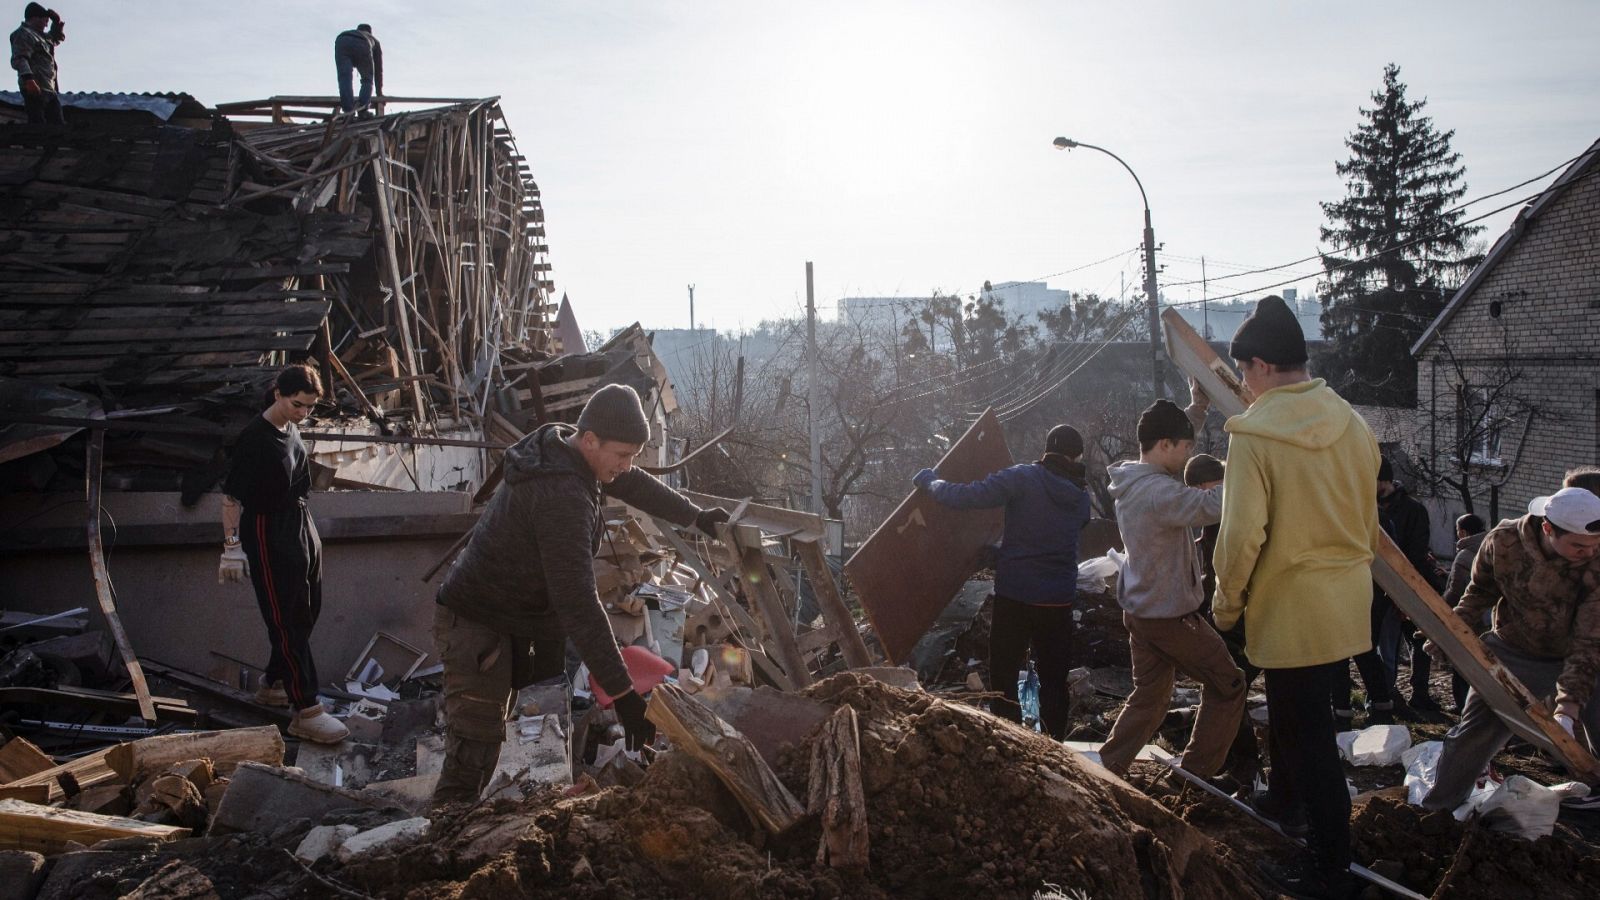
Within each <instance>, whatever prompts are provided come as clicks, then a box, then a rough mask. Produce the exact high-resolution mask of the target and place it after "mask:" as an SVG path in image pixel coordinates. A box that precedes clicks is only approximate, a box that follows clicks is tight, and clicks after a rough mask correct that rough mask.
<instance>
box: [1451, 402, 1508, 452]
mask: <svg viewBox="0 0 1600 900" xmlns="http://www.w3.org/2000/svg"><path fill="white" fill-rule="evenodd" d="M1494 395H1495V392H1494V391H1493V390H1492V389H1490V388H1487V387H1483V386H1475V385H1470V384H1466V385H1462V386H1461V393H1460V396H1459V401H1458V403H1457V407H1456V434H1457V435H1459V439H1460V440H1461V441H1462V443H1463V444H1465V445H1466V446H1465V449H1466V450H1467V459H1468V461H1469V462H1471V463H1473V464H1475V465H1485V466H1498V465H1502V463H1501V455H1500V450H1501V437H1502V433H1503V432H1504V430H1505V419H1504V417H1503V416H1502V415H1501V413H1500V411H1499V410H1498V409H1496V404H1495V402H1494Z"/></svg>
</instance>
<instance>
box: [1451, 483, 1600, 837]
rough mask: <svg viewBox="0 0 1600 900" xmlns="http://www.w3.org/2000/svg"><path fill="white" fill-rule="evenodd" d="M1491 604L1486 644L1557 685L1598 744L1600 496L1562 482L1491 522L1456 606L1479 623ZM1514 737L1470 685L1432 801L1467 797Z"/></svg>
mask: <svg viewBox="0 0 1600 900" xmlns="http://www.w3.org/2000/svg"><path fill="white" fill-rule="evenodd" d="M1491 609H1493V611H1494V627H1493V628H1491V629H1490V630H1489V632H1488V633H1487V634H1485V635H1484V636H1483V643H1484V646H1486V647H1488V648H1489V649H1490V650H1491V651H1492V652H1493V653H1494V655H1495V658H1496V659H1498V660H1499V661H1500V663H1501V664H1502V665H1504V666H1505V667H1506V668H1507V669H1509V670H1510V671H1511V673H1512V674H1513V675H1515V676H1517V678H1518V679H1519V680H1520V681H1521V682H1522V683H1523V684H1524V685H1526V686H1527V688H1528V689H1529V690H1530V691H1532V692H1533V693H1534V695H1535V696H1539V697H1546V698H1548V697H1549V696H1551V695H1552V694H1554V696H1555V712H1556V721H1557V722H1559V723H1560V724H1561V726H1562V727H1563V728H1565V729H1566V730H1567V731H1568V732H1570V733H1574V734H1575V736H1576V733H1575V727H1576V725H1577V724H1578V723H1581V724H1582V726H1583V729H1584V731H1585V732H1586V736H1587V739H1588V741H1589V745H1590V747H1591V748H1593V747H1594V746H1595V744H1596V743H1597V742H1600V697H1596V696H1595V682H1596V680H1597V679H1600V497H1597V496H1595V495H1594V494H1592V493H1590V492H1589V491H1587V490H1584V489H1583V488H1576V487H1571V488H1562V489H1561V490H1559V491H1557V492H1556V493H1554V494H1551V495H1550V496H1548V497H1535V498H1534V499H1533V502H1531V503H1529V504H1528V514H1527V515H1525V516H1523V517H1522V518H1520V519H1514V520H1510V521H1506V522H1502V523H1500V525H1499V526H1498V527H1496V528H1495V529H1494V530H1493V531H1491V532H1489V536H1488V537H1487V538H1485V539H1484V542H1483V545H1482V546H1481V547H1480V548H1479V549H1478V555H1477V557H1476V558H1475V559H1474V560H1473V562H1472V581H1471V583H1469V584H1468V585H1467V589H1466V592H1465V593H1464V594H1463V595H1462V597H1461V601H1460V602H1459V603H1457V604H1456V606H1455V613H1456V615H1458V616H1460V617H1461V619H1462V621H1464V622H1466V623H1467V624H1468V625H1469V626H1472V627H1473V629H1474V630H1476V629H1477V628H1480V627H1482V625H1481V622H1482V621H1483V615H1484V613H1486V612H1488V611H1489V610H1491ZM1510 737H1511V729H1509V728H1507V727H1506V725H1505V723H1504V722H1502V721H1501V720H1500V716H1499V715H1497V714H1496V713H1495V711H1494V710H1493V709H1492V708H1490V706H1489V704H1488V703H1486V702H1484V699H1483V697H1482V696H1480V695H1479V694H1478V692H1477V691H1476V690H1473V691H1471V692H1469V693H1468V694H1467V703H1466V707H1465V709H1464V710H1463V711H1462V713H1461V721H1460V722H1459V723H1458V724H1457V725H1456V726H1455V727H1454V728H1452V729H1450V731H1449V733H1448V734H1446V735H1445V738H1444V749H1443V751H1442V752H1441V754H1440V756H1439V779H1438V782H1437V783H1436V784H1435V785H1434V787H1433V790H1432V791H1430V792H1429V793H1428V795H1427V796H1426V797H1424V798H1423V799H1422V805H1423V806H1424V807H1427V808H1429V809H1454V808H1456V807H1457V806H1460V805H1461V803H1462V802H1463V801H1464V800H1466V799H1467V795H1468V794H1470V793H1471V792H1472V788H1473V786H1474V784H1475V783H1476V781H1477V779H1478V776H1479V775H1481V774H1482V773H1483V772H1484V770H1485V768H1486V767H1487V766H1488V765H1489V762H1490V760H1492V759H1494V756H1495V754H1496V753H1499V752H1500V750H1501V748H1503V747H1504V746H1505V744H1506V741H1507V740H1508V739H1510Z"/></svg>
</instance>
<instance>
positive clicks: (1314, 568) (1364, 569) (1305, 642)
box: [1213, 378, 1380, 669]
mask: <svg viewBox="0 0 1600 900" xmlns="http://www.w3.org/2000/svg"><path fill="white" fill-rule="evenodd" d="M1224 427H1225V428H1226V430H1227V432H1228V434H1229V435H1230V437H1229V440H1228V468H1227V475H1226V477H1225V479H1224V480H1223V486H1222V527H1221V529H1220V531H1219V533H1218V535H1217V550H1216V555H1215V556H1214V557H1213V559H1214V561H1215V564H1216V570H1217V590H1216V599H1215V602H1214V604H1213V614H1214V615H1215V617H1216V623H1217V627H1218V628H1222V629H1224V630H1226V629H1228V628H1231V627H1233V625H1234V623H1235V622H1237V621H1238V619H1239V616H1240V615H1241V614H1243V616H1244V632H1245V654H1246V655H1247V656H1248V657H1249V658H1250V662H1252V663H1254V664H1255V665H1257V666H1260V667H1261V668H1264V669H1293V668H1299V667H1301V666H1315V665H1321V664H1323V663H1330V662H1335V661H1337V660H1341V659H1346V658H1348V657H1351V656H1354V655H1356V654H1357V653H1362V652H1364V651H1366V650H1370V649H1371V648H1372V624H1371V621H1370V615H1371V606H1372V572H1371V565H1372V557H1373V555H1374V554H1375V553H1376V552H1377V547H1378V534H1379V531H1378V464H1379V461H1380V460H1379V456H1378V443H1377V441H1376V440H1375V439H1374V438H1373V436H1372V429H1370V428H1368V427H1367V423H1366V422H1365V421H1364V420H1363V419H1362V418H1361V416H1360V415H1358V414H1357V413H1356V411H1355V410H1353V409H1351V408H1350V404H1348V403H1346V402H1345V401H1344V399H1343V398H1341V397H1340V396H1339V395H1338V394H1336V393H1334V391H1333V389H1332V388H1330V387H1328V386H1327V383H1326V382H1324V381H1323V380H1322V379H1321V378H1314V379H1311V380H1309V381H1305V382H1300V383H1297V384H1291V385H1285V386H1283V387H1278V388H1273V389H1272V390H1270V391H1267V392H1265V393H1263V394H1262V395H1261V396H1260V397H1258V398H1257V399H1256V401H1255V403H1254V404H1252V405H1251V406H1250V408H1249V409H1247V410H1245V411H1244V412H1242V413H1240V414H1239V415H1237V416H1234V417H1233V418H1231V419H1229V420H1228V422H1227V424H1226V426H1224Z"/></svg>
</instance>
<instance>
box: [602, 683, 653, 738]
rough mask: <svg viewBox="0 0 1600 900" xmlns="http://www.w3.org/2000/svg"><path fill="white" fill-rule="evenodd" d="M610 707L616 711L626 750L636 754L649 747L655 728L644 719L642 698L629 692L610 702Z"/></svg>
mask: <svg viewBox="0 0 1600 900" xmlns="http://www.w3.org/2000/svg"><path fill="white" fill-rule="evenodd" d="M611 705H612V708H613V709H615V710H616V711H617V720H618V721H620V722H621V723H622V733H623V735H624V736H625V737H626V740H627V744H626V747H627V749H628V750H630V751H632V752H634V753H638V752H639V751H640V750H643V749H644V748H645V747H648V746H650V742H651V741H653V740H655V739H656V726H655V723H654V722H651V721H650V720H649V719H647V718H645V716H644V698H643V697H641V696H639V692H638V691H629V692H628V693H626V694H623V695H622V696H621V697H618V698H617V699H616V700H614V701H612V704H611Z"/></svg>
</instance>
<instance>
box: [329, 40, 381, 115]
mask: <svg viewBox="0 0 1600 900" xmlns="http://www.w3.org/2000/svg"><path fill="white" fill-rule="evenodd" d="M333 68H334V74H335V75H337V76H338V78H339V108H340V109H343V110H344V111H345V112H347V113H348V112H356V111H360V112H361V113H362V114H363V115H366V114H367V113H368V110H369V109H370V106H371V103H372V95H373V92H374V88H376V92H377V95H378V96H379V97H382V96H383V45H382V44H380V43H378V39H377V38H376V37H374V36H373V34H372V26H371V25H368V24H366V23H365V22H363V23H361V24H360V25H357V26H356V27H354V28H352V29H350V30H349V31H341V32H339V36H338V37H336V38H334V39H333ZM357 73H360V75H361V95H360V96H359V97H358V96H356V92H355V83H354V82H355V75H356V74H357Z"/></svg>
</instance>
